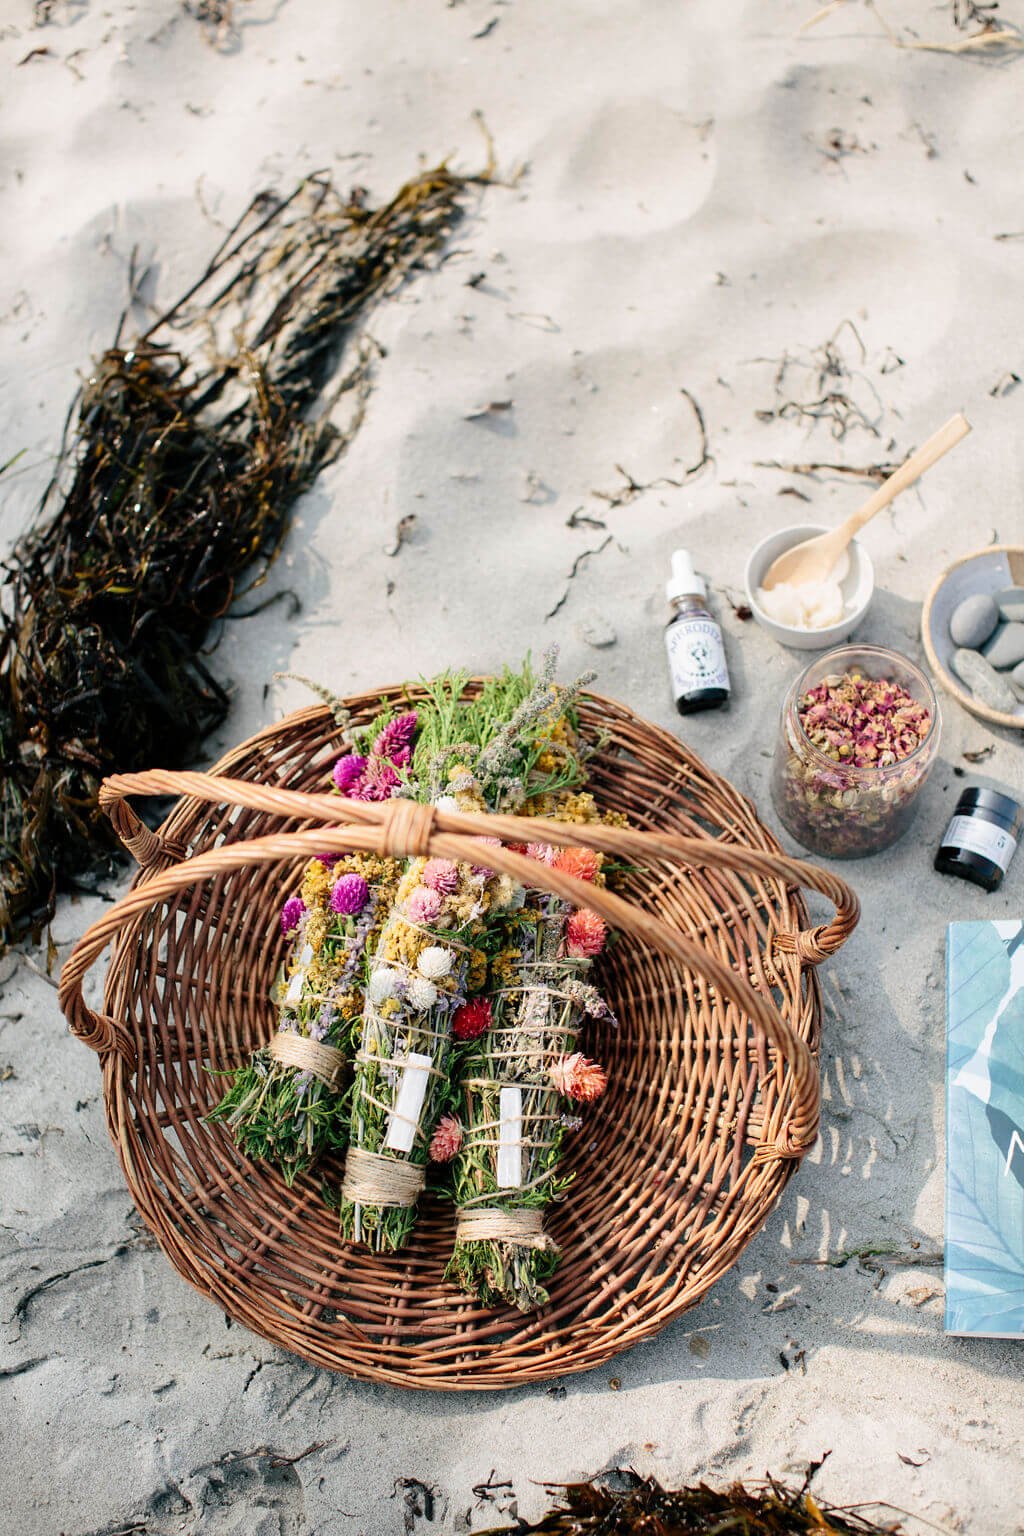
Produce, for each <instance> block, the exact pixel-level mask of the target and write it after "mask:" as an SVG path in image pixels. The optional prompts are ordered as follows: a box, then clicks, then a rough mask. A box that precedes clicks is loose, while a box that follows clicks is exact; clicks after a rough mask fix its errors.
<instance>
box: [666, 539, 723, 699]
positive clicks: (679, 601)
mask: <svg viewBox="0 0 1024 1536" xmlns="http://www.w3.org/2000/svg"><path fill="white" fill-rule="evenodd" d="M665 596H666V597H667V598H668V600H669V602H670V604H671V605H672V609H673V614H672V617H671V619H669V621H668V626H667V628H666V630H665V644H666V646H667V647H668V664H669V670H670V672H671V674H672V692H673V694H674V696H675V701H676V709H678V711H679V713H680V714H681V715H690V714H693V712H694V711H695V710H698V709H718V708H720V707H721V705H723V704H725V703H726V702H727V700H728V698H729V670H728V668H727V666H726V664H725V646H724V645H723V643H722V631H721V630H720V629H719V627H718V624H717V623H716V621H715V620H714V619H713V618H712V616H711V614H710V612H709V611H708V606H707V587H706V586H705V584H704V581H703V580H702V578H701V577H700V576H698V575H697V573H696V571H695V570H694V568H693V560H692V558H691V556H690V554H689V552H688V551H687V550H685V549H677V550H676V552H675V554H674V555H673V556H672V575H671V576H670V577H669V579H668V581H667V582H666V584H665Z"/></svg>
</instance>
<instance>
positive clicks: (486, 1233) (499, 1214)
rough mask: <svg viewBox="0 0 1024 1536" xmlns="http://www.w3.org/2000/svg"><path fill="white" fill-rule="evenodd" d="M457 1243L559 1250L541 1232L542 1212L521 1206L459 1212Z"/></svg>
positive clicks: (479, 1208) (544, 1250) (486, 1206)
mask: <svg viewBox="0 0 1024 1536" xmlns="http://www.w3.org/2000/svg"><path fill="white" fill-rule="evenodd" d="M455 1241H456V1242H458V1243H488V1242H490V1243H515V1244H516V1246H517V1247H519V1248H536V1249H538V1250H539V1251H540V1252H541V1253H557V1252H558V1246H557V1244H556V1243H555V1242H554V1241H553V1239H552V1238H550V1237H549V1236H548V1234H547V1233H546V1232H545V1231H544V1215H543V1212H542V1211H538V1210H534V1209H532V1208H530V1207H523V1206H511V1205H509V1206H498V1205H482V1206H478V1207H477V1208H476V1209H475V1210H463V1211H460V1212H459V1215H458V1221H457V1223H456V1227H455Z"/></svg>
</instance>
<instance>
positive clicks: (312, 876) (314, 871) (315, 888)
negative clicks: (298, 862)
mask: <svg viewBox="0 0 1024 1536" xmlns="http://www.w3.org/2000/svg"><path fill="white" fill-rule="evenodd" d="M332 884H333V879H332V876H331V871H330V870H329V869H328V868H327V865H326V864H325V863H324V862H323V860H322V859H311V860H310V862H309V863H308V864H307V865H306V872H305V874H304V875H303V877H302V900H303V902H304V903H305V905H306V908H307V910H308V911H310V912H311V911H312V910H313V909H314V907H326V905H327V898H328V897H329V895H330V893H331V886H332Z"/></svg>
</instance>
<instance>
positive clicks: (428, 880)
mask: <svg viewBox="0 0 1024 1536" xmlns="http://www.w3.org/2000/svg"><path fill="white" fill-rule="evenodd" d="M420 878H421V879H422V881H423V884H424V885H426V886H429V887H430V889H431V890H432V891H440V893H441V895H442V896H454V894H455V892H456V891H457V890H458V888H459V866H458V865H457V864H453V863H452V861H451V859H428V860H427V862H426V864H425V865H424V866H423V874H422V875H421V877H420Z"/></svg>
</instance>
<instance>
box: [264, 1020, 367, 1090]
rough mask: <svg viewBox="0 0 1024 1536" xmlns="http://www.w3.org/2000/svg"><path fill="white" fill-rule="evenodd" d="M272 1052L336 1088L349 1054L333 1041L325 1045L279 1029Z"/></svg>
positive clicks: (283, 1064) (272, 1054)
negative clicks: (331, 1043) (339, 1048)
mask: <svg viewBox="0 0 1024 1536" xmlns="http://www.w3.org/2000/svg"><path fill="white" fill-rule="evenodd" d="M269 1049H270V1054H271V1056H272V1057H273V1058H274V1060H275V1061H279V1062H280V1063H281V1065H282V1066H285V1067H297V1068H298V1069H299V1071H300V1072H312V1074H313V1076H314V1077H318V1078H319V1079H320V1081H321V1082H322V1083H323V1084H324V1086H325V1087H327V1088H337V1086H338V1083H339V1081H340V1079H341V1074H342V1072H343V1071H344V1069H345V1064H346V1062H347V1060H348V1057H347V1056H346V1055H345V1053H344V1051H338V1050H336V1049H335V1048H334V1046H333V1045H323V1044H322V1043H321V1042H320V1041H319V1040H310V1039H309V1038H308V1036H306V1035H293V1034H291V1033H290V1032H289V1031H288V1030H280V1031H279V1032H278V1033H277V1034H276V1035H275V1036H274V1038H273V1039H272V1040H271V1042H270V1047H269Z"/></svg>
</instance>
